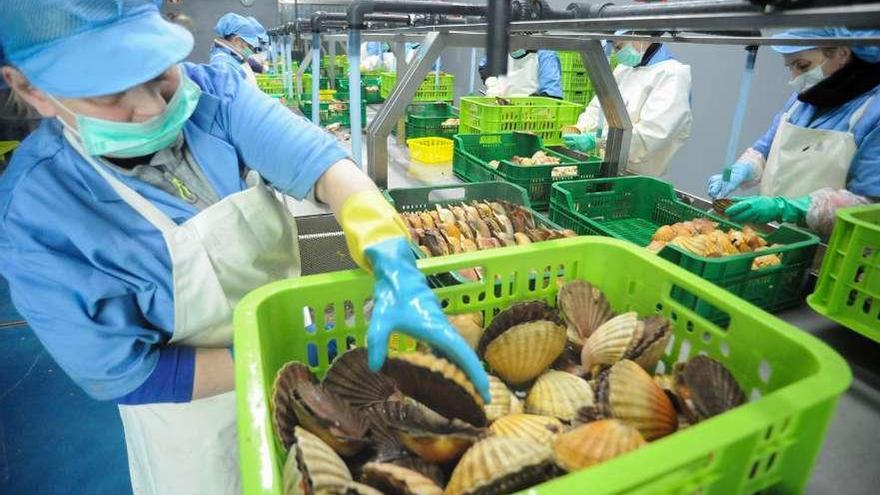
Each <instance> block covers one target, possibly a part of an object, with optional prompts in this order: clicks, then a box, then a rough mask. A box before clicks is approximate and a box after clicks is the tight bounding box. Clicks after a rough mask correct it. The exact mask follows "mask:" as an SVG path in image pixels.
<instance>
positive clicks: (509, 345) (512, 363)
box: [477, 301, 566, 385]
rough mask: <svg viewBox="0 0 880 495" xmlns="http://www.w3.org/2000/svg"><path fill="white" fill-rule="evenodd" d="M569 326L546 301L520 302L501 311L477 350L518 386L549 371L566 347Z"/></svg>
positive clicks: (502, 377)
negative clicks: (566, 333)
mask: <svg viewBox="0 0 880 495" xmlns="http://www.w3.org/2000/svg"><path fill="white" fill-rule="evenodd" d="M565 342H566V337H565V326H564V324H563V321H562V320H561V319H560V317H559V315H558V313H557V312H556V310H555V309H553V308H551V307H550V306H548V305H547V304H546V303H544V302H543V301H530V302H525V303H517V304H514V305H513V306H511V307H510V308H508V309H506V310H504V311H502V312H500V313H498V315H496V316H495V318H494V319H493V320H492V323H490V324H489V327H488V328H486V331H485V332H483V336H482V338H480V344H479V346H478V348H477V352H478V353H479V354H480V356H482V357H483V359H484V360H485V361H486V362H487V363H489V366H491V367H492V370H493V371H494V372H495V373H496V374H497V375H498V377H499V378H501V379H502V380H504V381H505V382H507V383H509V384H512V385H518V384H521V383H525V382H528V381H530V380H533V379H534V378H535V377H537V376H538V375H540V374H541V373H542V372H543V371H544V370H546V369H547V368H548V367H549V366H550V365H551V364H552V363H553V361H555V360H556V358H557V357H559V355H560V354H561V353H562V350H563V349H564V348H565Z"/></svg>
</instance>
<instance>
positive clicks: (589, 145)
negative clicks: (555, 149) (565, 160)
mask: <svg viewBox="0 0 880 495" xmlns="http://www.w3.org/2000/svg"><path fill="white" fill-rule="evenodd" d="M562 141H563V142H564V143H565V147H566V148H569V149H573V150H575V151H582V152H584V153H587V152H589V151H592V150H594V149H595V148H596V133H595V132H588V133H586V134H563V135H562Z"/></svg>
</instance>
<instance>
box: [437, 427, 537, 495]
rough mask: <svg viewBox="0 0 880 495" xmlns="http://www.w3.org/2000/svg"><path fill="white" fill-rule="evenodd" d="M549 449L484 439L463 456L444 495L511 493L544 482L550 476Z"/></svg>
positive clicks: (515, 441)
mask: <svg viewBox="0 0 880 495" xmlns="http://www.w3.org/2000/svg"><path fill="white" fill-rule="evenodd" d="M552 459H553V451H552V450H551V449H550V447H548V446H546V445H542V444H538V443H535V442H530V441H528V440H521V439H518V438H510V437H498V436H491V437H487V438H485V439H483V440H480V441H479V442H477V443H475V444H474V446H473V447H471V448H470V449H468V451H467V452H465V453H464V456H462V458H461V460H460V461H459V462H458V464H457V465H456V466H455V469H454V470H453V471H452V476H451V477H450V478H449V484H447V485H446V490H445V491H444V494H445V495H465V494H474V493H510V492H515V491H518V490H521V489H523V488H526V487H529V486H532V485H534V484H536V483H540V482H541V481H544V480H545V479H547V478H548V477H550V476H551V474H552V472H553V462H552Z"/></svg>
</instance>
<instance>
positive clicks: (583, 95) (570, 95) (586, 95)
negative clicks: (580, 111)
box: [562, 91, 593, 108]
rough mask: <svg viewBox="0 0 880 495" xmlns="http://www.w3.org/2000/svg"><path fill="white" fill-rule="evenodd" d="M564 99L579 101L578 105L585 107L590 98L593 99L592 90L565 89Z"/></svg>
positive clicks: (573, 101)
mask: <svg viewBox="0 0 880 495" xmlns="http://www.w3.org/2000/svg"><path fill="white" fill-rule="evenodd" d="M562 99H563V100H565V101H570V102H572V103H577V104H578V106H580V107H581V108H584V107H585V106H587V104H589V103H590V100H592V99H593V92H592V91H563V92H562Z"/></svg>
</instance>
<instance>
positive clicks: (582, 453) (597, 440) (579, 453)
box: [553, 419, 646, 471]
mask: <svg viewBox="0 0 880 495" xmlns="http://www.w3.org/2000/svg"><path fill="white" fill-rule="evenodd" d="M645 443H646V442H645V439H644V438H643V437H642V434H641V433H639V430H637V429H635V428H633V427H632V426H630V425H628V424H626V423H624V422H623V421H620V420H617V419H602V420H599V421H593V422H592V423H587V424H583V425H580V426H578V427H577V428H575V429H573V430H571V431H567V432H565V433H563V434H562V435H559V437H558V438H557V439H556V442H555V443H554V444H553V456H554V458H555V459H556V464H557V465H558V466H559V467H561V468H562V469H564V470H566V471H577V470H578V469H583V468H586V467H590V466H593V465H595V464H599V463H600V462H604V461H607V460H609V459H613V458H615V457H617V456H619V455H623V454H625V453H627V452H630V451H632V450H635V449H637V448H639V447H641V446H642V445H645Z"/></svg>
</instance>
